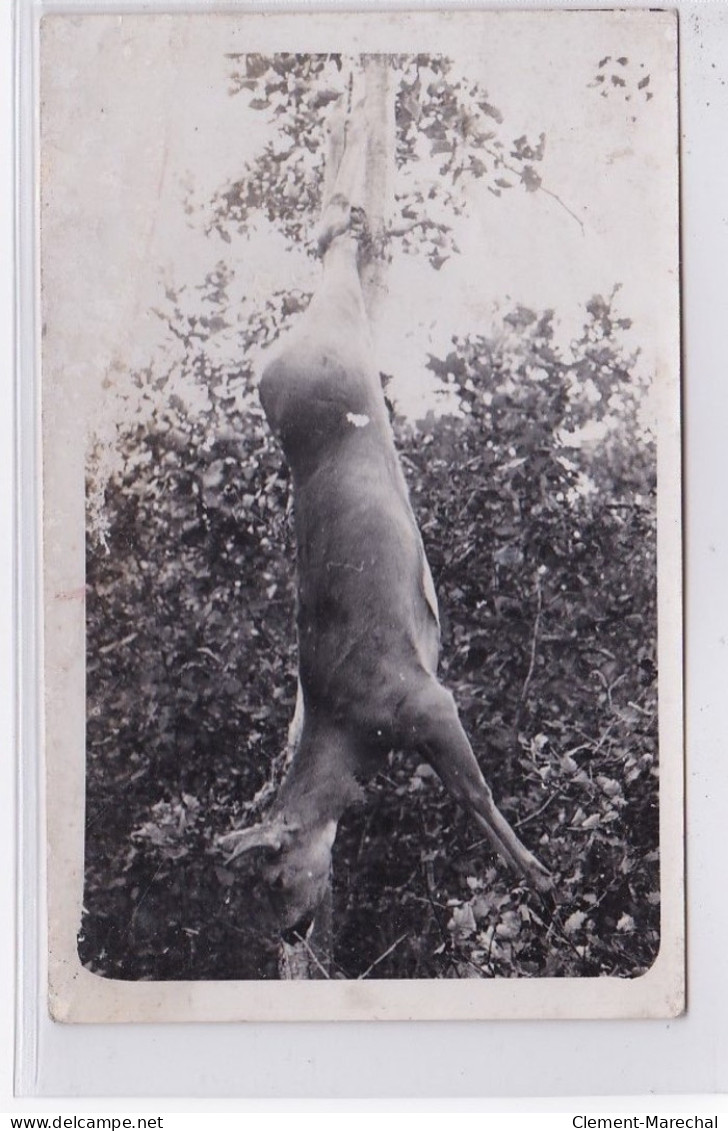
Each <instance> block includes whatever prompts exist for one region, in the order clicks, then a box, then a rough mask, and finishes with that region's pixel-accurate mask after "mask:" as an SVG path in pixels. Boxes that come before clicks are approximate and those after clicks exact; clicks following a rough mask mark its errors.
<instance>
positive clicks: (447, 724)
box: [399, 679, 553, 892]
mask: <svg viewBox="0 0 728 1131" xmlns="http://www.w3.org/2000/svg"><path fill="white" fill-rule="evenodd" d="M399 729H400V735H401V742H402V744H403V745H404V746H405V748H407V749H410V750H417V751H419V752H420V753H421V754H422V755H424V757H425V758H426V759H427V761H428V762H429V763H430V765H431V766H432V767H433V769H434V770H435V771H436V772H437V774H438V776H439V777H440V780H441V781H442V783H443V785H444V786H445V788H446V789H447V791H448V793H449V794H450V795H451V797H453V798H454V799H455V800H456V801H457V802H458V803H459V804H460V805H462V807H463V808H464V809H465V810H466V812H468V813H469V814H471V816H472V817H473V818H474V820H475V821H476V823H477V824H478V825H479V826H480V827H481V828H482V830H483V831H484V833H485V834H486V836H487V837H488V839H489V840H490V842H491V844H492V845H493V848H494V849H495V850H496V852H498V853H499V854H500V855H501V856H502V857H503V859H504V860H505V861H506V862H507V863H508V864H510V865H511V867H512V868H514V869H515V870H516V871H517V872H518V873H519V874H520V875H522V876H523V877H524V879H526V880H527V881H528V883H529V884H530V885H531V886H532V887H533V888H535V889H536V890H537V891H541V892H546V891H550V890H551V888H552V887H553V880H552V877H551V874H550V873H549V872H548V871H547V869H546V868H544V866H543V864H541V863H540V862H539V861H538V860H537V859H536V857H535V856H534V855H533V854H532V853H531V852H529V850H528V849H527V848H526V847H525V845H523V844H522V843H521V841H520V840H519V839H518V837H517V836H516V834H515V832H514V831H513V829H512V828H511V826H510V825H509V823H508V821H507V820H506V818H505V817H504V816H503V814H502V813H501V812H500V811H499V810H498V808H497V806H496V804H495V802H494V800H493V795H492V793H491V790H490V787H489V785H488V784H487V782H486V781H485V778H484V777H483V775H482V773H481V771H480V767H479V766H478V763H477V761H476V758H475V755H474V754H473V750H472V747H471V745H470V742H469V741H468V737H467V735H466V734H465V731H464V730H463V727H462V724H461V722H460V719H459V717H458V713H457V708H456V706H455V701H454V699H453V697H452V696H451V695H450V693H449V692H448V691H446V690H445V688H444V687H442V686H441V685H440V684H439V683H437V681H436V680H435V679H429V680H427V681H426V682H423V687H422V688H421V689H420V690H419V691H418V692H416V693H414V694H413V695H411V696H409V697H408V699H407V700H406V701H405V704H404V707H403V709H402V711H401V715H400V728H399Z"/></svg>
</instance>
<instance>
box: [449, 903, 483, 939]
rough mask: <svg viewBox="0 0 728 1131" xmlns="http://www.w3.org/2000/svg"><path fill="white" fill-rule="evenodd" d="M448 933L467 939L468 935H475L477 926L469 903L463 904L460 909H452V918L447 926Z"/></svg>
mask: <svg viewBox="0 0 728 1131" xmlns="http://www.w3.org/2000/svg"><path fill="white" fill-rule="evenodd" d="M447 929H448V931H450V933H451V934H453V935H455V936H456V937H461V938H469V937H470V935H473V934H475V932H476V930H477V924H476V922H475V916H474V914H473V909H472V907H471V906H470V904H469V903H464V904H463V905H462V906H461V907H455V908H453V913H452V918H451V919H450V922H449V923H448V925H447Z"/></svg>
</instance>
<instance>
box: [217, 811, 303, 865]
mask: <svg viewBox="0 0 728 1131" xmlns="http://www.w3.org/2000/svg"><path fill="white" fill-rule="evenodd" d="M290 832H291V830H290V829H289V828H288V827H287V826H284V825H283V824H282V823H281V822H279V821H264V822H263V824H260V825H253V827H252V828H250V829H236V830H235V832H232V833H227V834H226V835H225V836H221V837H219V838H218V841H217V843H218V845H219V846H220V847H221V848H222V849H223V850H224V851H225V852H229V853H230V855H229V856H228V858H227V861H226V863H228V864H231V863H232V861H233V860H236V859H237V858H238V856H243V855H244V854H245V853H248V852H256V851H257V852H263V853H265V854H266V855H271V856H275V855H276V854H277V853H279V852H280V851H281V849H282V848H283V847H284V845H285V844H286V842H287V840H288V837H289V834H290Z"/></svg>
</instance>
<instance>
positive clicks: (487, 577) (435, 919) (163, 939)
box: [80, 299, 659, 979]
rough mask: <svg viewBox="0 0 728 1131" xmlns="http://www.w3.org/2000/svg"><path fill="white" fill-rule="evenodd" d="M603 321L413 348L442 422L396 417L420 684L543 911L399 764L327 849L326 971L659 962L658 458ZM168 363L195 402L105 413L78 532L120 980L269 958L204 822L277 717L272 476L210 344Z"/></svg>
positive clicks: (155, 387) (238, 817)
mask: <svg viewBox="0 0 728 1131" xmlns="http://www.w3.org/2000/svg"><path fill="white" fill-rule="evenodd" d="M626 328H627V323H626V322H625V321H623V320H622V321H620V320H617V319H616V318H615V316H614V314H613V312H612V302H611V300H604V299H594V300H592V302H591V303H590V304H589V305H588V307H587V316H586V324H585V328H584V331H583V334H582V335H581V337H580V338H579V340H578V341H575V342H574V343H572V345H571V348H570V349H569V350H563V349H560V348H558V347H557V345H556V344H555V340H554V327H553V319H552V316H551V314H550V313H546V314H544V315H542V316H539V317H537V316H536V315H534V314H533V313H532V312H529V311H526V310H523V309H517V310H515V311H513V312H512V313H511V314H510V315H508V316H507V317H506V318H505V319H504V322H503V325H502V327H501V329H500V331H499V333H497V334H495V335H492V336H483V335H473V336H471V337H469V338H467V339H463V340H457V341H454V342H453V349H452V351H451V353H450V354H449V355H448V356H447V357H445V358H431V359H430V368H431V369H432V371H433V372H434V373H435V374H436V375H437V376H438V377H439V379H440V381H441V382H442V385H443V388H444V389H447V391H448V404H450V405H452V404H453V403H454V404H455V405H456V406H457V411H456V412H450V413H449V414H436V413H432V414H431V415H430V416H429V417H428V419H427V420H425V421H422V422H419V423H417V424H414V423H412V422H411V421H407V420H404V419H401V418H398V417H396V416H395V418H394V426H395V432H396V437H397V442H398V447H399V450H400V453H401V456H402V461H403V465H404V468H405V473H406V475H407V477H408V480H409V483H410V490H411V494H412V500H413V505H414V507H415V511H416V513H417V515H418V518H419V521H420V524H421V528H422V532H423V537H424V539H425V543H426V547H427V552H428V557H429V560H430V563H431V566H432V570H433V574H434V577H435V583H436V587H437V590H438V594H439V597H440V603H441V610H442V614H443V637H444V639H443V660H442V674H443V679H444V682H445V683H446V684H447V685H448V686H449V687H450V688H451V690H452V691H453V692H454V694H455V697H456V699H457V702H458V705H459V708H460V711H461V715H462V718H463V723H464V725H465V727H466V730H467V731H468V733H469V735H470V736H471V738H472V740H473V745H474V748H475V750H476V753H477V754H478V756H479V757H480V760H481V764H482V766H483V769H484V772H485V775H486V777H487V778H488V780H489V782H490V784H491V786H492V788H493V792H494V794H495V796H496V799H497V801H498V804H499V806H500V807H501V808H502V809H503V811H504V813H505V814H506V815H507V816H508V818H509V820H510V821H511V822H512V823H513V824H514V826H515V827H516V828H517V829H518V830H519V835H522V837H523V839H524V841H525V842H526V843H528V844H529V845H530V846H532V847H533V848H534V849H535V850H536V851H537V852H538V854H539V855H540V856H541V858H542V859H543V860H544V861H545V862H546V863H547V864H548V865H549V866H550V867H551V868H552V869H553V870H554V871H555V872H556V873H557V874H558V884H557V891H558V895H557V910H556V912H555V913H553V911H552V910H551V909H549V908H548V907H547V906H546V905H545V904H544V903H543V902H542V901H541V900H540V899H539V898H538V897H535V896H534V895H532V894H531V893H529V892H527V891H526V890H525V888H524V887H523V885H521V884H519V883H516V881H515V880H514V878H513V877H512V876H511V875H510V874H509V873H507V872H506V871H505V869H504V867H503V866H502V865H501V864H500V863H497V862H495V861H494V860H493V857H492V853H491V852H490V850H489V849H488V848H487V846H486V845H484V844H483V842H482V841H481V840H479V838H478V837H477V833H476V832H475V830H474V828H473V826H472V825H470V824H469V823H468V821H467V819H466V818H465V817H464V815H463V814H462V813H461V812H460V811H459V810H457V809H456V808H455V806H454V805H453V804H452V802H451V801H450V800H449V798H448V797H447V796H446V795H445V794H444V793H443V791H442V789H441V787H440V785H439V782H438V781H437V779H436V778H435V777H434V775H433V774H432V772H431V771H430V769H429V767H427V766H417V765H414V764H412V763H411V762H408V761H407V760H405V759H404V758H403V757H402V756H401V755H399V754H397V753H395V754H393V755H391V757H390V760H389V764H388V766H387V769H386V771H385V772H383V773H381V774H380V775H378V776H377V778H376V779H375V780H374V781H373V782H372V783H371V785H370V787H369V795H370V796H369V803H368V804H367V805H366V806H365V807H362V808H361V809H359V810H355V811H352V812H350V813H349V814H347V816H346V817H345V819H344V821H343V822H342V826H341V829H340V834H339V837H338V839H337V844H336V849H335V917H334V927H335V948H334V963H335V970H336V972H337V973H338V974H339V975H340V976H345V977H357V976H360V975H362V974H366V975H367V976H369V977H386V978H402V977H413V978H414V977H471V976H483V977H513V976H531V977H535V976H566V975H569V976H595V975H616V976H635V975H638V974H640V973H642V972H643V971H644V970H646V969H647V968H648V967H649V966H650V964H651V962H652V961H653V960H654V957H655V954H656V952H657V948H658V944H659V890H658V875H659V868H658V820H657V817H658V801H657V793H658V766H657V743H656V720H657V704H656V669H655V637H656V609H655V563H656V559H655V506H654V503H655V479H654V475H655V453H654V444H653V440H652V437H651V435H650V434H649V431H648V430H647V429H646V428H645V426H644V424H643V409H642V399H643V397H642V394H643V392H644V390H643V389H642V388H641V387H640V384H639V382H638V381H637V379H636V377H635V358H634V357H630V356H628V355H626V354H625V352H624V350H623V348H622V346H621V345H620V340H621V337H622V331H623V330H624V329H626ZM186 364H187V376H188V378H189V380H190V381H192V382H193V383H197V384H198V385H199V386H200V387H202V388H204V389H205V390H206V392H207V398H206V400H205V402H204V406H203V407H202V408H200V407H199V406H198V407H196V408H192V407H191V406H190V404H188V403H185V402H183V401H182V400H181V399H179V398H178V397H176V396H168V397H166V399H165V388H164V382H161V383H160V382H159V381H158V380H156V379H155V378H153V376H152V375H151V374H149V373H148V374H145V375H142V376H140V378H139V381H140V383H141V384H142V385H146V386H148V387H149V389H150V396H151V399H152V400H153V402H154V403H155V404H157V405H159V404H163V405H164V407H163V409H162V410H161V411H158V412H157V413H156V415H155V417H154V420H153V424H152V425H151V426H150V425H149V424H148V422H146V421H142V420H141V419H139V420H137V421H136V422H135V423H132V424H130V425H128V426H126V427H125V428H124V429H122V430H121V431H120V434H119V446H120V450H121V451H122V453H123V455H124V457H125V465H124V468H123V470H122V471H120V472H118V473H116V474H114V475H113V476H111V478H109V480H108V481H107V482H106V483H105V485H104V489H103V499H104V524H105V527H106V535H105V540H104V539H100V540H97V539H93V538H91V539H90V540H89V545H88V587H89V603H88V707H89V709H88V735H87V748H88V773H87V832H86V908H87V912H86V915H85V918H84V923H83V927H82V931H81V936H80V953H81V956H82V960H83V961H84V963H85V964H86V965H87V966H88V967H89V968H90V969H92V970H94V971H96V972H97V973H100V974H104V975H106V976H110V977H117V978H135V979H138V978H233V977H235V978H253V977H273V976H275V954H274V950H273V947H272V944H271V943H270V942H269V941H267V940H265V939H261V938H259V937H256V936H255V935H254V933H253V932H252V930H251V928H250V924H249V922H248V921H247V918H246V898H247V897H246V894H245V892H244V890H242V888H241V887H240V886H239V884H238V883H237V881H236V880H235V878H234V876H233V874H232V873H231V872H230V871H229V870H228V869H227V868H226V867H225V866H224V862H223V861H222V860H221V858H220V857H219V855H218V854H217V853H216V852H215V849H214V840H215V838H216V837H217V836H218V835H219V834H220V833H222V832H225V831H228V830H229V829H230V828H231V827H232V826H233V825H239V824H241V823H248V822H251V821H253V820H254V819H255V818H256V816H257V815H258V814H259V811H260V809H261V807H263V806H264V804H265V801H266V799H267V798H268V797H269V796H270V792H271V790H270V788H267V783H268V785H270V784H273V785H274V784H275V782H276V780H277V775H278V774H279V772H280V766H279V763H280V753H281V750H282V748H283V744H284V737H285V732H286V727H287V725H288V722H289V720H290V716H291V714H292V711H293V704H294V699H295V686H296V684H295V646H294V636H293V606H294V578H293V558H294V549H293V545H292V540H291V533H290V524H289V519H288V506H289V503H288V486H287V473H286V469H285V467H284V465H283V463H282V460H281V456H280V453H279V451H278V449H277V448H276V446H275V444H274V442H273V440H272V438H271V437H270V435H269V432H268V429H267V426H266V424H265V421H264V419H263V416H262V412H261V410H260V408H259V407H258V405H257V400H256V398H255V393H254V388H253V380H252V376H251V373H250V371H249V370H248V369H246V368H245V367H243V368H240V369H238V370H235V371H230V370H229V369H226V368H225V367H222V366H221V367H217V368H216V367H215V366H211V364H210V360H209V356H208V354H207V353H206V349H205V341H204V337H203V338H202V339H201V340H200V343H199V345H198V346H197V347H196V348H195V349H192V350H191V351H190V352H189V355H188V358H187V362H186ZM90 486H91V488H92V490H93V492H96V493H98V490H99V483H98V481H94V482H93V483H92V484H91V485H90ZM122 798H123V802H122V803H120V799H122ZM110 799H111V800H110ZM395 842H396V852H392V844H393V843H395Z"/></svg>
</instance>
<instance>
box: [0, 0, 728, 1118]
mask: <svg viewBox="0 0 728 1131" xmlns="http://www.w3.org/2000/svg"><path fill="white" fill-rule="evenodd" d="M361 6H363V5H361ZM624 6H626V5H624ZM630 6H632V5H630ZM678 6H679V9H680V13H681V21H680V22H681V28H680V31H681V65H682V66H681V70H682V75H681V82H682V95H683V102H682V129H683V154H682V156H683V206H684V212H683V255H684V268H683V270H684V276H683V277H684V288H685V289H684V308H683V314H684V335H685V369H684V396H685V443H686V462H685V486H686V545H687V570H686V629H687V643H686V648H687V651H686V671H687V767H688V768H687V788H688V887H689V903H688V911H689V920H688V931H689V933H688V943H689V983H688V991H689V1008H688V1013H687V1014H686V1016H685V1017H683V1018H679V1019H677V1020H675V1021H671V1022H627V1023H615V1022H604V1023H597V1022H580V1023H567V1022H561V1023H553V1022H542V1023H535V1024H534V1023H531V1024H526V1023H491V1024H486V1023H474V1022H473V1023H457V1024H456V1023H436V1024H429V1025H428V1024H420V1025H416V1026H415V1025H407V1024H404V1023H401V1024H388V1025H381V1024H380V1025H376V1026H373V1025H369V1026H368V1025H365V1024H345V1025H342V1024H338V1025H336V1026H327V1025H308V1024H307V1025H295V1026H270V1025H269V1026H253V1025H248V1026H217V1027H213V1026H209V1027H203V1026H177V1027H162V1026H154V1027H152V1026H147V1027H142V1028H136V1027H130V1026H117V1027H104V1028H99V1027H91V1028H83V1027H73V1028H72V1027H61V1026H57V1025H52V1024H51V1023H50V1022H49V1021H47V1020H46V1019H45V1017H41V1019H40V1036H41V1041H40V1062H39V1063H40V1066H41V1078H40V1085H41V1091H42V1093H43V1094H45V1095H54V1096H74V1097H90V1096H99V1097H100V1096H108V1095H112V1096H113V1095H116V1096H123V1097H133V1096H144V1095H146V1096H151V1095H156V1096H175V1095H176V1096H185V1095H197V1096H208V1097H223V1096H228V1097H233V1096H281V1095H287V1096H291V1095H293V1096H307V1097H317V1096H342V1097H353V1096H359V1097H363V1096H370V1097H384V1096H427V1095H435V1096H438V1095H439V1096H455V1097H478V1096H481V1097H482V1096H490V1097H495V1096H511V1097H514V1096H524V1095H525V1096H529V1095H530V1096H547V1095H551V1096H559V1095H560V1096H569V1095H577V1094H586V1095H588V1094H590V1093H592V1094H602V1095H604V1094H612V1095H619V1094H625V1093H637V1094H643V1095H645V1096H647V1094H648V1093H658V1094H660V1093H662V1094H666V1093H669V1092H673V1091H674V1092H677V1093H688V1092H693V1093H713V1092H715V1091H719V1090H721V1088H722V1089H723V1090H724V1091H725V1090H726V1089H728V1023H727V1022H726V1017H727V1016H728V993H727V992H726V990H727V988H728V963H727V962H726V957H725V952H726V939H728V929H727V928H728V915H727V913H726V903H725V889H726V883H725V880H726V865H725V861H726V850H725V843H724V840H723V838H722V837H721V833H722V831H723V826H724V825H725V814H726V812H728V809H727V808H726V802H727V801H728V796H727V789H726V782H727V781H728V774H726V767H725V757H724V748H725V746H726V742H725V740H724V733H725V732H724V727H723V725H722V724H723V712H722V708H723V703H724V700H725V697H726V690H727V689H728V681H727V678H726V677H727V676H728V663H727V662H726V655H727V652H728V649H727V647H726V645H727V644H728V614H727V611H726V601H725V596H724V593H725V581H724V579H725V578H726V577H728V504H727V502H726V490H725V483H726V477H727V473H728V469H727V468H726V466H725V455H724V453H725V451H726V436H727V435H728V430H727V429H726V425H727V424H728V419H727V418H728V397H727V395H726V386H727V384H728V372H727V371H726V370H727V367H726V364H725V355H726V350H725V346H724V340H723V339H724V334H725V329H724V327H725V323H726V315H728V306H727V303H728V288H727V287H726V279H727V276H728V155H727V151H728V146H726V137H727V136H728V8H727V7H726V6H725V5H724V4H711V3H705V4H696V3H693V4H682V5H678ZM9 17H10V6H9V5H8V4H4V5H2V7H0V21H2V22H1V23H0V39H1V43H2V52H3V58H2V62H0V75H2V80H1V81H2V84H3V89H2V94H1V95H0V112H1V113H2V114H3V121H2V144H3V149H2V153H1V154H0V157H4V160H0V174H1V175H2V203H3V205H5V206H4V207H2V208H1V209H0V222H1V223H2V228H1V229H0V239H1V240H2V243H1V244H0V261H1V262H3V263H9V262H10V258H11V255H10V253H11V224H10V210H9V208H8V207H7V205H6V203H5V202H6V198H7V199H9V198H10V195H11V161H10V152H11V150H10V148H9V136H10V124H11V119H10V113H9V104H10V97H9V96H10V87H11V76H12V70H11V64H10V56H11V43H12V36H11V31H10V18H9ZM6 119H7V120H6ZM11 295H12V280H11V278H10V273H9V272H4V273H3V275H2V277H1V278H0V297H1V298H2V319H3V322H2V327H1V328H0V349H1V350H2V361H1V362H0V379H2V381H3V382H4V388H3V394H4V395H3V405H4V410H5V411H4V412H2V413H0V430H1V431H0V458H1V459H2V467H0V485H1V489H0V519H2V523H3V534H4V536H3V537H0V569H1V570H2V576H1V577H0V581H1V582H2V584H1V585H0V592H1V593H2V603H1V607H0V615H1V616H2V621H0V689H1V690H2V703H1V708H2V715H1V716H0V723H1V724H2V734H1V735H0V742H1V743H2V745H1V747H0V749H3V750H4V751H8V752H10V751H12V749H13V737H12V705H13V693H12V671H13V657H12V608H13V600H12V591H13V571H12V554H11V546H12V522H11V518H12V510H13V503H14V490H13V486H12V463H13V461H12V449H13V443H12V431H11V424H12V412H11V405H12V400H13V382H12V358H11V342H10V337H11V333H10V331H11V325H12V320H11V315H10V310H11ZM0 772H1V773H2V783H1V786H0V806H1V809H0V812H1V814H2V818H3V820H2V821H1V822H0V837H1V838H2V839H1V840H0V859H2V860H4V861H5V862H6V867H4V868H3V869H1V870H0V885H1V886H0V897H1V898H2V910H3V915H2V936H1V938H0V945H1V946H2V950H1V951H0V977H2V982H3V984H2V985H1V986H0V1001H2V1002H3V1003H4V1005H3V1012H2V1016H0V1027H1V1029H0V1034H1V1037H2V1045H1V1046H0V1047H1V1050H2V1062H1V1064H0V1071H1V1073H2V1075H1V1077H0V1108H2V1109H3V1110H5V1111H9V1110H16V1111H29V1110H34V1109H38V1108H41V1107H42V1108H45V1109H46V1110H54V1111H55V1110H59V1109H61V1108H64V1109H67V1110H81V1109H88V1108H89V1105H88V1104H87V1103H82V1102H81V1101H80V1099H78V1098H76V1099H71V1100H68V1101H63V1102H61V1101H59V1100H49V1101H43V1102H39V1101H30V1100H23V1101H14V1100H13V1099H12V1081H11V1068H12V1050H13V1019H12V1010H11V1008H10V1003H11V1002H12V1000H13V982H12V971H13V964H14V960H13V945H14V944H13V931H12V909H13V906H14V900H15V891H14V875H13V870H12V868H11V867H10V862H11V861H12V860H13V858H14V835H13V806H12V798H13V792H14V773H13V758H12V757H7V758H3V759H2V761H1V763H0ZM2 1101H5V1102H4V1104H3V1102H2ZM625 1103H626V1107H627V1108H628V1109H630V1110H632V1111H635V1110H653V1109H654V1107H655V1099H654V1096H653V1097H651V1098H649V1099H646V1100H644V1101H643V1102H641V1103H640V1102H638V1101H636V1100H635V1099H632V1100H628V1101H625ZM113 1106H115V1107H116V1108H117V1109H118V1110H130V1109H131V1107H132V1106H134V1107H135V1108H137V1109H138V1110H145V1109H146V1110H147V1111H149V1113H150V1114H152V1113H153V1112H154V1111H160V1110H169V1111H172V1110H174V1107H175V1106H176V1107H177V1110H183V1111H189V1110H193V1108H192V1106H191V1105H190V1104H189V1103H184V1102H183V1103H182V1104H181V1105H173V1104H172V1102H171V1101H170V1100H163V1101H160V1100H157V1101H154V1100H152V1101H150V1100H147V1101H146V1102H145V1101H143V1100H142V1101H141V1102H138V1103H135V1104H134V1105H132V1104H131V1103H130V1102H129V1099H128V1098H125V1099H122V1100H120V1101H118V1103H116V1104H114V1105H113ZM215 1106H216V1105H215V1104H214V1103H211V1102H210V1100H209V1099H208V1100H203V1101H201V1103H200V1104H199V1108H198V1109H199V1110H201V1111H210V1110H211V1109H214V1107H215ZM388 1106H389V1107H390V1109H391V1108H392V1107H393V1105H391V1104H390V1105H388ZM536 1106H537V1110H546V1103H545V1102H544V1101H536ZM593 1106H594V1105H593V1104H588V1103H587V1101H586V1100H585V1099H582V1100H579V1101H571V1102H568V1101H567V1102H566V1103H564V1101H556V1102H551V1103H549V1104H548V1107H550V1108H551V1109H552V1110H554V1109H557V1110H558V1109H561V1110H564V1109H565V1108H567V1109H568V1108H572V1107H573V1108H574V1109H575V1110H576V1109H577V1108H578V1109H579V1110H587V1109H589V1107H593ZM601 1106H602V1107H606V1108H607V1109H616V1107H617V1106H619V1107H622V1108H624V1106H625V1104H623V1103H619V1105H618V1103H617V1100H616V1099H614V1098H613V1099H609V1100H605V1101H603V1102H602V1104H601ZM667 1106H668V1107H669V1108H671V1109H672V1110H677V1109H678V1102H677V1101H676V1100H670V1101H668V1103H667ZM679 1106H680V1107H681V1108H683V1107H684V1106H685V1105H684V1104H683V1103H680V1105H679ZM687 1106H688V1107H692V1106H693V1104H692V1102H688V1105H687ZM710 1106H711V1107H715V1106H716V1105H715V1103H711V1104H710ZM106 1107H107V1104H106V1103H105V1102H103V1101H101V1102H99V1101H97V1102H96V1104H95V1105H94V1106H93V1108H92V1110H99V1109H102V1108H103V1109H105V1108H106ZM467 1107H470V1109H471V1110H472V1109H473V1105H472V1104H468V1105H467ZM488 1108H490V1109H491V1110H505V1105H504V1103H503V1101H502V1100H495V1101H479V1102H478V1103H477V1105H476V1110H488ZM225 1109H227V1110H244V1106H243V1105H242V1104H239V1103H237V1102H235V1101H231V1102H230V1103H227V1104H225V1105H224V1107H223V1110H225ZM428 1109H430V1110H434V1105H432V1107H430V1105H425V1110H428ZM334 1110H341V1105H338V1107H337V1108H334ZM447 1110H455V1105H454V1104H453V1103H452V1102H449V1103H448V1105H447ZM723 1110H725V1105H723Z"/></svg>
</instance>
